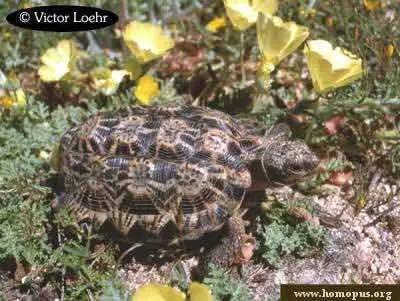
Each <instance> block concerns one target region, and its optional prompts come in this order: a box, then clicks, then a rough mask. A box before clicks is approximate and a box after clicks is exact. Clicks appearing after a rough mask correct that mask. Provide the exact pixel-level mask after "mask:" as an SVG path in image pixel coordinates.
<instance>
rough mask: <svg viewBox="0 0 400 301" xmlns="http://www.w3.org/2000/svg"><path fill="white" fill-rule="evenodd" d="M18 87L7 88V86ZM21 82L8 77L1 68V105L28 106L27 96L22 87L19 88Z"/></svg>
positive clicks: (7, 107)
mask: <svg viewBox="0 0 400 301" xmlns="http://www.w3.org/2000/svg"><path fill="white" fill-rule="evenodd" d="M8 85H9V86H12V87H15V86H17V88H6V86H8ZM18 86H19V83H18V80H17V79H16V78H15V79H14V80H10V79H7V77H6V76H5V75H4V73H3V72H2V71H1V70H0V107H3V108H5V109H10V108H12V107H19V108H23V107H25V106H26V96H25V93H24V91H23V90H22V89H21V88H18Z"/></svg>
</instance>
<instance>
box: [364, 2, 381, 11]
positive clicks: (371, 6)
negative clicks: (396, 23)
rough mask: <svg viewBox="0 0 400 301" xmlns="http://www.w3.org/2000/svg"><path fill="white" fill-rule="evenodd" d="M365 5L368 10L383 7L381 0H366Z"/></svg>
mask: <svg viewBox="0 0 400 301" xmlns="http://www.w3.org/2000/svg"><path fill="white" fill-rule="evenodd" d="M364 6H365V8H366V9H367V10H375V9H377V8H379V7H381V1H380V0H364Z"/></svg>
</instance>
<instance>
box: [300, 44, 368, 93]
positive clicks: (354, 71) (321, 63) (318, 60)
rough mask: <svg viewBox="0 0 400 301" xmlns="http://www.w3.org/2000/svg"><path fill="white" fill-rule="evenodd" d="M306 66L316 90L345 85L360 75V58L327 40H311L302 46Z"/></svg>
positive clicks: (322, 90)
mask: <svg viewBox="0 0 400 301" xmlns="http://www.w3.org/2000/svg"><path fill="white" fill-rule="evenodd" d="M304 54H305V56H306V59H307V64H308V68H309V70H310V73H311V78H312V81H313V84H314V88H315V90H316V91H317V92H320V93H322V92H326V91H329V90H333V89H335V88H339V87H342V86H345V85H347V84H349V83H351V82H353V81H355V80H357V79H359V78H361V77H362V73H363V70H362V60H361V59H360V58H358V57H356V56H355V55H354V54H352V53H350V52H349V51H347V50H344V49H342V48H340V47H336V48H335V49H333V47H332V45H331V44H330V43H329V42H328V41H324V40H313V41H309V42H307V44H306V46H305V48H304Z"/></svg>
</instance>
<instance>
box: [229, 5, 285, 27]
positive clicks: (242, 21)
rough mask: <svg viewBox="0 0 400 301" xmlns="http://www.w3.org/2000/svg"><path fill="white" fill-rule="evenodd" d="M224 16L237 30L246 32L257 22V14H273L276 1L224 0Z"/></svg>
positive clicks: (276, 7) (276, 6) (275, 8)
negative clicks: (225, 15) (226, 16)
mask: <svg viewBox="0 0 400 301" xmlns="http://www.w3.org/2000/svg"><path fill="white" fill-rule="evenodd" d="M224 4H225V9H226V14H227V15H228V17H229V19H230V20H231V22H232V24H233V26H234V27H236V29H238V30H241V31H242V30H246V29H247V28H249V27H250V26H252V25H253V24H254V23H255V22H256V21H257V16H258V13H259V12H262V13H265V14H271V15H272V14H274V13H275V12H276V10H277V9H278V1H277V0H253V1H250V0H224Z"/></svg>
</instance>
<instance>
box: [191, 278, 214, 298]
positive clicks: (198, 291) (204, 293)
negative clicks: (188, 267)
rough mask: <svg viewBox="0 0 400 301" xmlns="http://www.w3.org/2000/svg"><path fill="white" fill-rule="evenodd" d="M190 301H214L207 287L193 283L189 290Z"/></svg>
mask: <svg viewBox="0 0 400 301" xmlns="http://www.w3.org/2000/svg"><path fill="white" fill-rule="evenodd" d="M188 295H189V296H190V301H213V300H214V298H213V297H212V295H211V290H210V288H209V287H208V286H207V285H204V284H201V283H198V282H192V283H191V284H190V286H189V289H188Z"/></svg>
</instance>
